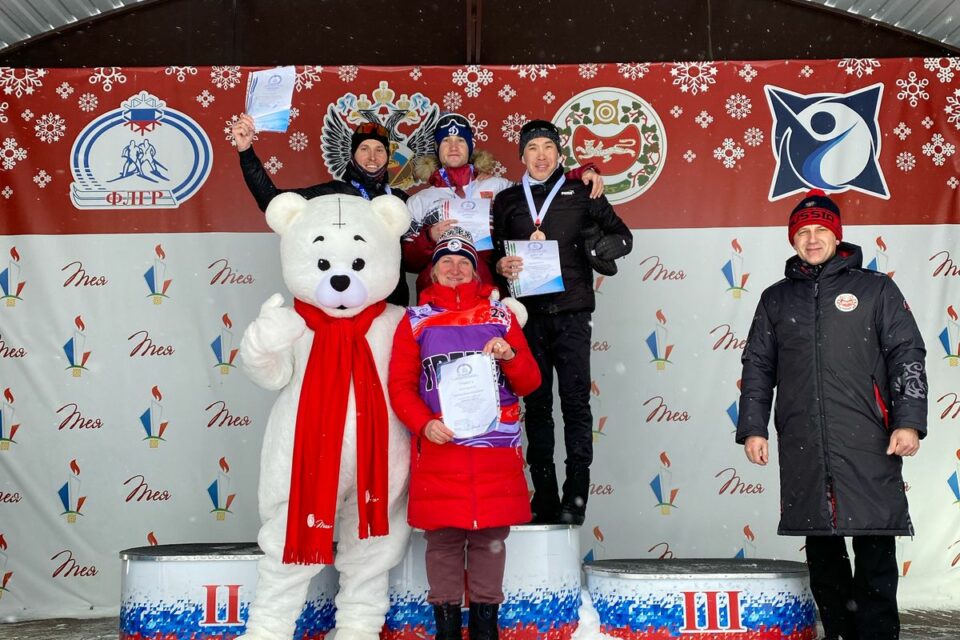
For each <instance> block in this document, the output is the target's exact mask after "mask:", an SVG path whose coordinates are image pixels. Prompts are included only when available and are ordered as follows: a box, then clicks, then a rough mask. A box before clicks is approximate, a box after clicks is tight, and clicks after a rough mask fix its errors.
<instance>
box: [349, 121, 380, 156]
mask: <svg viewBox="0 0 960 640" xmlns="http://www.w3.org/2000/svg"><path fill="white" fill-rule="evenodd" d="M364 140H377V141H378V142H380V143H381V144H383V148H384V149H386V150H387V155H390V133H389V132H388V131H387V130H386V128H385V127H384V126H383V125H382V124H379V123H377V122H361V123H360V124H358V125H357V128H356V129H354V130H353V135H352V136H350V157H351V158H352V157H353V154H355V153H356V152H357V147H359V146H360V145H361V144H363V141H364Z"/></svg>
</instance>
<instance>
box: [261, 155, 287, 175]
mask: <svg viewBox="0 0 960 640" xmlns="http://www.w3.org/2000/svg"><path fill="white" fill-rule="evenodd" d="M263 168H264V169H266V170H267V171H269V172H270V175H272V176H275V175H277V171H280V169H283V163H282V162H280V161H279V160H277V156H270V159H269V160H267V161H266V162H264V163H263Z"/></svg>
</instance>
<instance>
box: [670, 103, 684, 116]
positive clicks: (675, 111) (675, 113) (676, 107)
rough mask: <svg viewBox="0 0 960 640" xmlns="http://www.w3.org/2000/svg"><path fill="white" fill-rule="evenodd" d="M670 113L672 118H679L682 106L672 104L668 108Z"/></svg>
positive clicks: (681, 113)
mask: <svg viewBox="0 0 960 640" xmlns="http://www.w3.org/2000/svg"><path fill="white" fill-rule="evenodd" d="M670 115H672V116H673V117H674V118H679V117H680V116H682V115H683V107H681V106H680V105H678V104H675V105H673V106H672V107H671V108H670Z"/></svg>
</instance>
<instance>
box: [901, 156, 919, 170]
mask: <svg viewBox="0 0 960 640" xmlns="http://www.w3.org/2000/svg"><path fill="white" fill-rule="evenodd" d="M915 166H917V159H916V157H914V155H913V154H912V153H910V152H909V151H901V152H900V154H899V155H897V169H900V170H901V171H910V170H911V169H913V168H914V167H915Z"/></svg>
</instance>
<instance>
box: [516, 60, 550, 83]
mask: <svg viewBox="0 0 960 640" xmlns="http://www.w3.org/2000/svg"><path fill="white" fill-rule="evenodd" d="M556 68H557V65H555V64H512V65H510V69H511V70H512V71H516V72H517V75H518V76H520V79H521V80H523V79H525V78H529V79H530V82H536V81H537V80H538V79H539V78H546V77H547V76H548V75H550V71H551V70H552V69H556Z"/></svg>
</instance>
